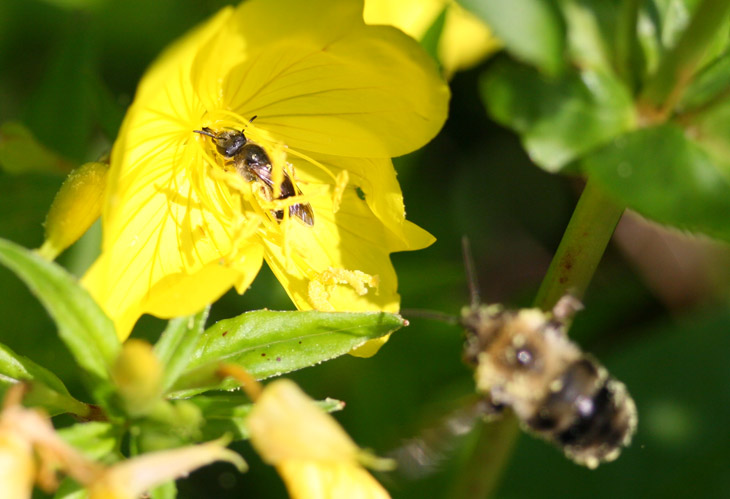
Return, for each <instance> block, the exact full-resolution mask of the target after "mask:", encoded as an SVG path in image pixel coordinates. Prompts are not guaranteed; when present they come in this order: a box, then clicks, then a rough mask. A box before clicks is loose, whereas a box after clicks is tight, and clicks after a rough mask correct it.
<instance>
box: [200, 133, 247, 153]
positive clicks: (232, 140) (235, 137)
mask: <svg viewBox="0 0 730 499" xmlns="http://www.w3.org/2000/svg"><path fill="white" fill-rule="evenodd" d="M195 132H196V133H199V134H201V135H207V136H208V137H211V138H212V139H213V142H214V143H215V147H216V149H217V150H218V153H219V154H220V155H221V156H223V157H224V158H232V157H233V156H235V155H236V154H238V153H239V152H240V151H241V149H242V148H243V146H244V145H246V142H248V139H247V138H246V136H245V135H244V134H243V131H240V132H239V131H238V130H223V131H222V132H214V131H213V130H212V129H210V128H208V127H205V128H203V129H202V130H195Z"/></svg>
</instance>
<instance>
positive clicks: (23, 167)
mask: <svg viewBox="0 0 730 499" xmlns="http://www.w3.org/2000/svg"><path fill="white" fill-rule="evenodd" d="M0 167H2V168H3V169H4V170H5V171H7V172H8V173H15V174H17V173H27V172H45V173H68V172H70V171H71V169H72V168H73V164H72V163H71V162H70V161H68V160H66V159H65V158H62V157H61V156H59V155H58V154H56V153H54V152H53V151H51V150H50V149H48V148H47V147H45V146H44V145H43V144H41V143H40V142H39V141H38V139H36V138H35V136H34V135H33V132H31V131H30V130H28V128H27V127H26V126H25V125H23V124H22V123H17V122H14V121H8V122H5V123H3V124H2V125H0Z"/></svg>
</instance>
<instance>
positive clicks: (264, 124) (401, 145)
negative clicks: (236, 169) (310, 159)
mask: <svg viewBox="0 0 730 499" xmlns="http://www.w3.org/2000/svg"><path fill="white" fill-rule="evenodd" d="M315 3H316V5H312V4H311V3H306V4H303V3H301V2H299V1H297V0H281V1H277V2H270V1H268V0H251V1H248V2H244V3H243V4H242V5H241V6H240V7H239V8H238V9H237V11H236V20H237V22H238V26H239V30H238V32H233V31H232V30H226V31H222V32H221V33H220V34H219V36H220V37H221V40H219V41H218V42H216V43H215V46H216V47H226V46H228V45H229V43H230V44H232V46H233V47H234V48H235V47H237V46H243V47H245V49H246V50H247V51H248V54H247V57H246V58H245V60H242V61H241V63H240V64H238V65H237V66H235V67H224V65H223V64H219V63H215V64H214V63H210V64H208V65H207V66H206V69H205V70H203V69H202V68H201V69H200V70H199V71H196V77H197V78H199V81H198V83H197V84H196V87H200V88H205V87H210V86H213V85H211V84H210V82H220V81H222V82H223V86H222V93H221V98H220V102H219V107H221V108H226V109H231V110H233V111H235V112H236V113H238V115H240V116H241V117H243V118H245V119H246V120H247V119H249V118H251V117H253V116H254V115H256V116H258V118H257V120H256V124H257V126H259V127H261V128H263V129H265V130H267V131H268V132H270V133H271V134H272V135H274V136H276V137H277V138H278V139H279V140H281V141H282V142H284V143H286V144H287V145H288V146H289V147H291V148H298V149H305V150H309V151H315V152H321V153H328V154H332V155H342V156H359V157H373V156H374V157H392V156H399V155H402V154H405V153H407V152H410V151H412V150H414V149H416V148H418V147H421V146H422V145H424V144H425V143H426V142H428V141H429V140H430V139H431V138H432V137H433V136H434V135H436V133H437V132H438V130H439V129H440V128H441V126H442V124H443V122H444V120H445V118H446V113H447V105H448V98H449V90H448V87H447V86H446V84H445V83H444V81H443V80H442V79H441V77H440V75H439V74H438V71H437V68H436V65H435V64H434V62H433V61H432V60H430V58H429V57H428V55H427V54H426V53H425V52H424V51H423V50H422V49H421V47H420V46H418V44H417V42H415V41H414V40H413V39H411V38H410V37H408V36H405V35H404V34H403V33H401V32H400V31H398V30H395V29H392V28H390V27H382V26H381V27H368V26H366V25H365V24H364V23H363V21H362V14H361V10H360V11H358V9H356V8H354V7H355V6H357V5H358V2H341V1H340V0H318V1H317V2H315ZM254 20H255V21H254ZM239 37H242V39H243V41H241V40H240V38H239ZM226 60H227V61H228V62H232V61H233V60H234V59H232V58H227V59H226ZM385 68H387V69H385ZM205 82H208V83H205ZM218 86H220V83H218Z"/></svg>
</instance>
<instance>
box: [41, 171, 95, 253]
mask: <svg viewBox="0 0 730 499" xmlns="http://www.w3.org/2000/svg"><path fill="white" fill-rule="evenodd" d="M108 170H109V165H107V164H105V163H96V162H94V163H86V164H84V165H81V166H80V167H78V168H76V169H75V170H74V171H72V172H71V173H70V174H69V176H68V177H67V178H66V180H65V181H64V182H63V185H61V188H60V189H59V191H58V193H57V194H56V197H55V199H54V200H53V203H52V204H51V209H50V210H48V215H46V222H45V228H46V234H45V238H46V239H45V241H44V242H43V246H41V248H40V249H39V250H38V251H39V253H40V254H41V256H43V257H44V258H46V259H48V260H54V259H55V258H56V257H57V256H58V255H59V254H60V253H61V252H62V251H63V250H65V249H66V248H68V247H69V246H71V245H72V244H73V243H75V242H76V241H77V240H78V239H79V238H80V237H81V236H82V235H83V234H84V233H85V232H86V231H87V230H88V229H89V227H91V224H93V223H94V222H95V221H96V219H97V218H99V214H100V213H101V205H102V199H103V195H104V188H105V187H106V175H107V171H108Z"/></svg>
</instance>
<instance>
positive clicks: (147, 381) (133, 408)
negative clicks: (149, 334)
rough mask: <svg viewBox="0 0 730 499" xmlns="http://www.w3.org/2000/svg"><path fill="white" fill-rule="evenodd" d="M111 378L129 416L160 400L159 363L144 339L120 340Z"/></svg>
mask: <svg viewBox="0 0 730 499" xmlns="http://www.w3.org/2000/svg"><path fill="white" fill-rule="evenodd" d="M112 378H113V379H114V383H115V384H116V385H117V389H118V391H119V395H120V396H121V397H122V400H123V401H124V403H125V407H126V409H127V411H128V412H129V414H130V415H132V416H139V415H142V414H146V413H147V412H149V411H150V409H152V407H153V406H154V404H155V403H157V402H158V401H159V400H160V395H161V392H162V391H161V387H162V365H161V364H160V361H159V360H158V359H157V356H156V355H155V352H154V350H153V349H152V345H150V344H149V343H147V342H146V341H142V340H136V339H131V340H129V341H127V342H126V343H124V346H123V347H122V352H121V353H120V354H119V357H118V358H117V361H116V363H115V364H114V368H113V369H112Z"/></svg>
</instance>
